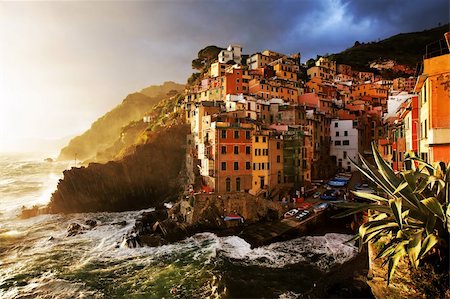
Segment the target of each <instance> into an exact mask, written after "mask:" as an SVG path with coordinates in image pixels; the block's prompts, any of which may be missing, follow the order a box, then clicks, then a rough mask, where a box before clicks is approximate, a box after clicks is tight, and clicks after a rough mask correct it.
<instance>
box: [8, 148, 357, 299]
mask: <svg viewBox="0 0 450 299" xmlns="http://www.w3.org/2000/svg"><path fill="white" fill-rule="evenodd" d="M70 166H71V165H70V164H68V163H48V162H43V161H36V160H26V159H19V158H18V157H11V156H9V157H5V156H2V157H1V158H0V171H1V172H0V174H1V176H0V297H1V298H16V297H21V296H25V297H26V296H28V297H30V298H35V297H43V298H45V297H52V298H129V297H145V298H162V297H165V298H205V297H210V298H227V297H279V298H295V297H298V296H301V294H302V293H306V292H308V291H309V290H310V289H311V288H313V287H314V283H315V281H316V280H317V279H320V277H322V276H323V275H325V274H326V273H327V272H328V271H329V270H330V269H332V268H333V267H335V266H336V265H339V264H342V263H345V262H346V261H348V260H350V259H351V258H353V257H354V256H355V255H356V248H355V247H354V246H351V245H348V244H344V242H345V241H346V240H348V239H349V238H350V236H348V235H345V234H326V235H324V236H305V237H301V238H297V239H293V240H290V241H285V242H278V243H274V244H270V245H267V246H263V247H259V248H254V249H252V248H251V247H250V244H248V243H247V242H246V241H245V240H243V239H241V238H239V237H238V236H230V237H218V236H216V235H215V234H212V233H201V234H196V235H194V236H192V237H190V238H187V239H185V240H183V241H181V242H178V243H174V244H170V245H165V246H160V247H142V248H136V249H130V248H127V247H126V246H124V242H123V238H122V237H123V235H124V234H126V233H127V232H128V231H129V230H130V229H131V228H132V227H133V225H134V221H135V219H136V217H137V216H138V215H139V214H140V213H141V212H142V211H134V212H122V213H85V214H70V215H42V216H38V217H34V218H30V219H25V220H21V219H18V218H16V215H17V214H18V213H19V212H20V208H21V207H22V206H23V205H25V206H28V207H30V206H32V205H34V204H44V203H46V202H48V201H49V198H50V195H51V193H52V192H53V191H54V189H55V188H56V184H57V182H58V180H59V179H60V178H61V177H62V170H64V169H66V168H68V167H70ZM86 220H95V221H97V226H96V227H94V228H93V229H86V230H85V231H84V233H83V234H80V235H76V236H73V237H67V227H68V225H69V224H71V223H74V222H75V223H79V224H80V225H82V226H85V227H86V228H87V226H86V225H85V221H86ZM123 221H124V222H125V223H126V224H125V225H123V226H121V225H118V223H119V222H123Z"/></svg>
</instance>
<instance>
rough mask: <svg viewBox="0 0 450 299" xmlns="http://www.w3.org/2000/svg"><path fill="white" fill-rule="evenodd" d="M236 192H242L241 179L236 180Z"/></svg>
mask: <svg viewBox="0 0 450 299" xmlns="http://www.w3.org/2000/svg"><path fill="white" fill-rule="evenodd" d="M236 191H238V192H239V191H241V178H236Z"/></svg>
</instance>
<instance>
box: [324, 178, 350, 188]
mask: <svg viewBox="0 0 450 299" xmlns="http://www.w3.org/2000/svg"><path fill="white" fill-rule="evenodd" d="M347 183H348V181H335V180H331V181H328V185H330V186H331V187H344V186H345V185H347Z"/></svg>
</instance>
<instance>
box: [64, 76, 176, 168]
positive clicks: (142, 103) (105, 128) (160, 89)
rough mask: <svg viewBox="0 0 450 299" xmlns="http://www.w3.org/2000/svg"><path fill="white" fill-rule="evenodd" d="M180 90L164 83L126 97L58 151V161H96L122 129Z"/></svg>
mask: <svg viewBox="0 0 450 299" xmlns="http://www.w3.org/2000/svg"><path fill="white" fill-rule="evenodd" d="M183 89H184V85H181V84H176V83H174V82H165V83H164V84H163V85H159V86H151V87H148V88H144V89H143V90H142V91H141V92H136V93H132V94H129V95H128V96H127V97H126V98H125V99H124V100H123V102H122V103H121V104H119V105H117V106H116V107H115V108H114V109H112V110H111V111H110V112H108V113H106V114H105V115H103V116H102V117H100V118H99V119H97V120H96V121H95V122H94V123H93V124H92V126H91V128H90V129H89V130H87V131H86V132H84V133H83V134H82V135H80V136H77V137H75V138H73V139H72V140H71V141H70V142H69V144H68V145H67V146H66V147H64V148H63V149H62V150H61V153H60V155H59V157H58V160H71V159H74V158H75V156H76V158H77V160H80V161H86V160H89V161H97V160H96V157H97V155H98V154H99V153H102V152H104V151H105V150H107V149H108V148H110V147H111V146H113V145H114V143H115V142H116V141H117V139H118V138H119V137H120V134H121V130H122V128H123V127H125V126H127V125H128V124H129V123H130V122H133V121H137V120H140V119H142V117H143V116H144V114H145V113H147V112H148V111H150V110H151V108H152V107H153V106H154V105H155V104H157V103H158V102H160V101H161V100H163V99H164V98H167V97H169V96H173V95H175V94H176V93H177V92H180V91H182V90H183Z"/></svg>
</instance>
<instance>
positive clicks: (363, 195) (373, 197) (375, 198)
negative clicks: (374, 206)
mask: <svg viewBox="0 0 450 299" xmlns="http://www.w3.org/2000/svg"><path fill="white" fill-rule="evenodd" d="M351 192H352V193H353V194H354V195H355V196H357V197H360V198H364V199H369V200H373V201H385V202H387V201H388V200H387V199H386V198H384V197H381V196H378V195H375V194H369V193H365V192H358V191H351Z"/></svg>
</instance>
